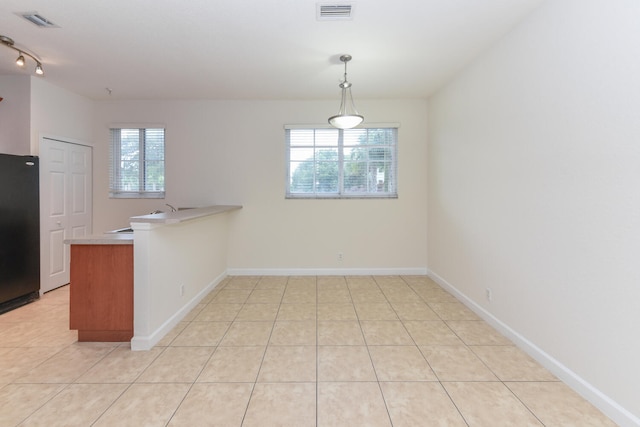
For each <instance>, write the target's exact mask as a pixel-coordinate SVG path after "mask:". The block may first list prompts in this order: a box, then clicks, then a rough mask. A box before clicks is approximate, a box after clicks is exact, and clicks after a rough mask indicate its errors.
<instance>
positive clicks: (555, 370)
mask: <svg viewBox="0 0 640 427" xmlns="http://www.w3.org/2000/svg"><path fill="white" fill-rule="evenodd" d="M427 275H428V276H429V277H430V278H431V279H433V281H435V282H436V283H438V284H439V285H440V286H442V287H443V288H445V289H446V290H447V291H449V292H450V293H451V294H452V295H453V296H455V297H456V298H457V299H458V300H459V301H460V302H462V303H463V304H464V305H466V306H467V307H469V309H471V310H472V311H473V312H474V313H476V314H477V315H478V316H480V317H481V318H482V319H483V320H485V321H486V322H487V323H489V324H490V325H491V326H493V327H494V328H495V329H496V330H497V331H498V332H500V333H501V334H503V335H504V336H506V337H507V338H509V339H510V340H511V341H512V342H513V343H514V344H515V345H516V346H518V347H519V348H520V349H522V350H523V351H524V352H525V353H527V354H528V355H529V356H531V357H532V358H534V359H535V360H536V361H537V362H538V363H540V364H541V365H542V366H544V367H545V368H547V369H548V370H549V371H550V372H551V373H552V374H554V375H555V376H556V377H558V378H559V379H560V380H562V381H563V382H564V383H565V384H567V385H568V386H569V387H571V388H572V389H573V390H574V391H575V392H576V393H578V394H580V395H581V396H582V397H583V398H585V399H586V400H587V401H589V402H591V404H592V405H594V406H595V407H596V408H598V409H599V410H600V411H602V412H603V413H604V414H605V415H607V416H608V417H609V418H611V419H612V420H613V421H615V422H616V423H617V424H619V425H620V426H625V427H627V426H628V427H633V426H640V418H638V417H636V416H635V415H633V414H632V413H631V412H629V411H627V410H626V409H625V408H623V407H622V406H620V405H619V404H618V403H617V402H616V401H614V400H613V399H611V398H610V397H609V396H607V395H605V394H604V393H602V392H601V391H600V390H598V389H597V388H595V387H594V386H593V385H591V384H590V383H588V382H587V381H585V380H584V379H583V378H582V377H580V376H578V375H577V374H576V373H575V372H573V371H572V370H571V369H569V368H568V367H566V366H565V365H563V364H562V363H560V362H559V361H558V360H556V359H555V358H553V357H551V356H550V355H549V354H548V353H546V352H545V351H544V350H542V349H541V348H540V347H538V346H536V345H535V344H534V343H532V342H531V341H529V340H528V339H526V338H525V337H523V336H522V335H520V334H519V333H518V332H516V331H515V330H513V329H511V328H510V327H509V326H508V325H507V324H505V323H503V322H502V321H500V319H497V318H496V317H495V316H493V315H492V314H491V313H489V312H488V311H486V310H485V309H484V308H483V307H482V306H480V305H479V304H477V303H476V302H475V301H473V300H472V299H470V298H469V297H467V296H466V295H464V294H463V293H462V292H460V291H459V290H458V289H456V288H455V287H454V286H452V285H451V284H449V283H448V282H447V281H446V280H444V279H443V278H442V277H440V276H439V275H438V274H436V273H434V272H433V271H430V270H429V271H428V272H427Z"/></svg>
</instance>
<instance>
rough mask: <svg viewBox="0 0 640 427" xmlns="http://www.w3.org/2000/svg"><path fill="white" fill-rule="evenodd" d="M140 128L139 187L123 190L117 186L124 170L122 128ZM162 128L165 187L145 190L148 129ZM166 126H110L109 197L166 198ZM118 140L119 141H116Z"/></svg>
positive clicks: (127, 124) (128, 124)
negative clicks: (116, 133)
mask: <svg viewBox="0 0 640 427" xmlns="http://www.w3.org/2000/svg"><path fill="white" fill-rule="evenodd" d="M124 129H126V130H138V131H139V138H138V144H139V146H138V152H139V154H138V155H139V159H138V163H139V165H140V166H139V170H138V189H137V190H133V191H131V190H127V191H125V190H121V189H118V188H117V184H116V182H117V181H119V180H120V179H121V171H122V134H121V132H122V130H124ZM155 129H162V144H163V147H162V172H163V189H162V190H159V191H158V190H145V189H144V188H145V186H146V184H147V182H146V167H147V165H148V162H149V161H148V160H147V154H146V153H147V139H146V131H147V130H155ZM114 131H118V137H117V141H116V137H115V135H114ZM166 132H167V130H166V127H165V126H164V125H162V124H130V123H125V124H113V125H111V126H109V198H112V199H164V198H165V195H166V184H165V182H164V178H165V177H166ZM116 142H117V143H116Z"/></svg>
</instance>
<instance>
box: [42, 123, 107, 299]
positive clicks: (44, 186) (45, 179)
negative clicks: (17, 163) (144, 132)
mask: <svg viewBox="0 0 640 427" xmlns="http://www.w3.org/2000/svg"><path fill="white" fill-rule="evenodd" d="M45 139H48V140H54V141H56V142H60V143H63V144H73V145H81V146H84V147H88V148H90V149H91V159H90V161H91V188H90V192H91V202H90V204H89V209H90V211H91V213H90V216H91V224H90V227H89V233H92V232H93V177H94V173H93V152H94V148H95V146H94V144H90V143H87V142H84V141H81V140H77V139H74V138H69V137H64V136H59V135H52V134H47V133H41V134H39V136H38V150H37V155H38V157H39V158H40V168H42V167H43V165H42V155H41V154H42V153H41V148H42V146H43V143H44V140H45ZM39 181H40V266H41V267H40V282H41V284H40V296H42V295H43V294H44V293H45V292H49V291H50V290H53V289H47V290H46V291H45V290H43V289H42V282H43V278H44V276H45V274H48V271H49V269H45V268H43V263H44V262H49V260H48V259H47V260H45V257H44V240H43V237H44V236H43V230H44V229H45V228H46V222H45V221H47V218H48V216H47V215H46V214H45V207H48V202H47V203H45V202H44V200H45V195H46V194H47V193H48V184H49V182H48V177H46V176H45V174H43V173H42V169H41V170H40V179H39ZM69 261H70V260H69V259H68V258H67V263H69ZM68 268H69V265H67V269H68ZM54 289H55V288H54Z"/></svg>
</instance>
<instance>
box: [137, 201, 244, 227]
mask: <svg viewBox="0 0 640 427" xmlns="http://www.w3.org/2000/svg"><path fill="white" fill-rule="evenodd" d="M237 209H242V206H241V205H215V206H206V207H203V208H193V209H182V210H178V211H176V212H163V213H157V214H149V215H140V216H132V217H131V218H130V219H129V220H130V221H131V222H132V223H133V222H140V223H151V224H177V223H179V222H184V221H189V220H192V219H197V218H202V217H205V216H209V215H216V214H220V213H224V212H229V211H235V210H237Z"/></svg>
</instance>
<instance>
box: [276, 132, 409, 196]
mask: <svg viewBox="0 0 640 427" xmlns="http://www.w3.org/2000/svg"><path fill="white" fill-rule="evenodd" d="M399 128H400V125H399V124H398V123H370V124H366V125H361V126H357V127H355V128H353V129H337V128H334V127H333V126H329V125H325V124H321V125H318V124H310V125H285V126H284V129H285V162H286V166H285V199H397V198H398V145H399V144H398V141H399ZM323 129H332V130H335V131H337V132H338V145H337V150H338V160H337V163H338V190H337V192H318V191H314V192H309V193H295V192H291V181H292V175H291V174H292V171H291V148H292V145H291V138H290V131H291V130H312V131H316V130H323ZM354 129H355V130H358V129H373V130H375V129H392V130H393V131H394V134H393V137H394V138H393V146H392V150H393V151H392V166H391V167H392V173H393V181H392V185H393V187H394V191H392V192H349V191H345V189H344V177H345V171H344V169H345V144H344V139H345V138H344V132H345V131H347V132H348V131H351V130H354ZM316 147H317V145H316V143H315V136H314V144H313V148H314V149H315V148H316ZM347 147H349V145H348V146H347ZM294 148H295V146H294ZM314 151H315V150H314ZM313 165H314V167H315V166H316V165H317V159H315V158H314V160H313Z"/></svg>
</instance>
